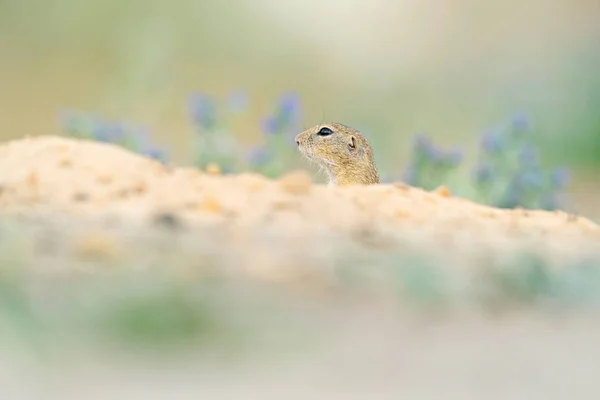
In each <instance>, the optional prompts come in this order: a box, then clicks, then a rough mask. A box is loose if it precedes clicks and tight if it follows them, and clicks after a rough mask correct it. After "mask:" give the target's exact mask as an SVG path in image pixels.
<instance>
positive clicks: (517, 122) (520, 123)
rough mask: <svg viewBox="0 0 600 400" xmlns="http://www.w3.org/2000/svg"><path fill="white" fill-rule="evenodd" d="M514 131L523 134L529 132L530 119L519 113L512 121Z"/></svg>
mask: <svg viewBox="0 0 600 400" xmlns="http://www.w3.org/2000/svg"><path fill="white" fill-rule="evenodd" d="M511 125H512V129H513V131H516V132H519V133H522V132H526V131H528V130H529V127H530V125H531V123H530V121H529V118H528V117H527V115H525V114H524V113H518V114H517V115H515V116H514V118H513V119H512V124H511Z"/></svg>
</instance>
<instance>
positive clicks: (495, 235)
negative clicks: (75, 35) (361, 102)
mask: <svg viewBox="0 0 600 400" xmlns="http://www.w3.org/2000/svg"><path fill="white" fill-rule="evenodd" d="M0 184H1V187H0V189H1V192H0V210H1V212H2V213H3V214H5V215H15V214H17V215H26V216H42V215H43V216H45V217H48V216H52V215H61V216H62V218H63V220H64V219H65V216H66V220H67V221H68V220H72V221H75V220H81V219H85V218H92V217H102V218H105V217H106V218H108V217H110V218H114V219H117V220H119V221H121V223H127V224H129V226H130V227H137V228H136V229H141V230H144V229H147V228H145V226H147V225H145V224H147V223H148V221H156V219H157V218H159V219H160V218H163V222H165V223H167V224H168V223H173V221H172V220H171V219H173V218H176V219H177V221H178V223H179V222H181V223H182V224H184V225H185V226H186V227H188V228H190V229H196V230H197V231H198V230H203V231H205V232H213V234H214V236H215V237H216V236H219V235H221V236H219V237H220V238H221V239H222V240H221V241H220V242H219V246H221V247H222V248H223V249H225V248H227V246H234V245H236V246H237V247H236V251H237V252H238V255H239V254H247V255H248V256H247V257H246V256H240V257H241V258H244V259H246V260H256V262H258V260H262V261H261V262H262V263H263V264H264V263H266V261H264V259H265V258H266V257H267V256H266V255H267V254H269V257H272V254H275V253H277V254H279V255H280V258H277V259H275V260H271V262H272V263H273V264H277V263H280V262H281V261H282V260H283V259H288V260H289V259H290V257H291V255H293V254H303V255H309V254H313V255H314V254H326V253H327V252H331V251H334V249H338V250H336V251H343V249H342V250H340V243H343V244H344V246H358V247H360V248H364V249H367V250H368V251H371V252H377V251H389V250H392V251H393V250H397V251H399V252H402V251H404V250H407V251H408V250H409V249H410V250H411V251H412V250H416V251H419V252H421V253H423V254H427V255H428V256H430V257H433V258H437V259H438V260H439V261H442V262H444V263H454V264H456V265H461V266H467V265H469V264H476V263H477V262H481V260H482V259H490V258H492V259H499V258H500V257H505V256H506V255H507V254H509V253H511V252H512V251H513V250H519V249H520V250H523V249H525V250H528V251H536V252H539V253H540V254H543V255H544V257H546V258H547V260H549V261H550V262H552V263H555V264H557V265H559V264H561V263H563V262H567V261H569V260H572V259H575V258H578V257H579V258H581V257H586V256H588V255H596V254H598V253H600V251H599V250H600V246H599V244H598V243H600V242H599V239H600V227H599V226H598V225H596V224H595V223H593V222H591V221H589V220H587V219H585V218H583V217H576V216H572V215H569V214H567V213H564V212H546V211H524V210H501V209H495V208H492V207H487V206H483V205H480V204H476V203H473V202H470V201H468V200H465V199H460V198H456V197H453V196H452V194H451V193H450V192H449V191H448V190H446V189H441V190H438V191H435V192H426V191H423V190H420V189H417V188H414V187H410V186H407V185H404V184H393V185H376V186H368V187H365V186H363V187H345V188H341V187H328V186H324V185H318V184H314V183H313V182H312V180H311V178H310V175H309V174H308V173H306V172H303V171H293V172H291V173H289V174H287V175H285V176H282V177H281V178H279V179H278V180H269V179H267V178H265V177H263V176H261V175H257V174H253V173H243V174H239V175H226V176H222V175H219V174H216V173H204V172H202V171H199V170H197V169H194V168H176V167H170V166H165V165H163V164H161V163H159V162H157V161H154V160H151V159H149V158H146V157H143V156H140V155H136V154H133V153H131V152H129V151H127V150H125V149H122V148H120V147H118V146H115V145H111V144H106V143H99V142H94V141H87V140H75V139H67V138H61V137H51V136H42V137H36V138H25V139H21V140H15V141H11V142H8V143H5V144H3V145H1V146H0ZM169 221H170V222H169ZM64 229H65V230H68V225H65V227H64ZM63 233H64V232H63ZM232 248H233V247H232ZM244 252H246V253H244ZM267 258H268V257H267Z"/></svg>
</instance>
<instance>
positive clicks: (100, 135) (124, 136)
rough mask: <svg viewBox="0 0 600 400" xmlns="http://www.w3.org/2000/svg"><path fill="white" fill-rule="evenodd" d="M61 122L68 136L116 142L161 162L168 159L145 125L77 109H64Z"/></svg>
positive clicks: (165, 152)
mask: <svg viewBox="0 0 600 400" xmlns="http://www.w3.org/2000/svg"><path fill="white" fill-rule="evenodd" d="M62 124H63V128H64V130H65V132H66V133H67V134H68V135H69V136H72V137H76V138H81V139H90V140H97V141H100V142H106V143H113V144H117V145H119V146H122V147H125V148H127V149H129V150H131V151H135V152H137V153H140V154H142V155H145V156H148V157H151V158H154V159H156V160H158V161H161V162H163V163H166V162H167V161H168V154H167V151H166V150H165V149H164V148H163V147H161V146H159V145H157V144H155V143H153V142H152V134H151V132H150V130H149V129H148V128H147V127H144V126H132V125H130V124H126V123H124V122H121V121H109V120H105V119H102V118H99V117H97V116H94V115H90V114H85V113H82V112H77V111H65V112H64V114H63V115H62Z"/></svg>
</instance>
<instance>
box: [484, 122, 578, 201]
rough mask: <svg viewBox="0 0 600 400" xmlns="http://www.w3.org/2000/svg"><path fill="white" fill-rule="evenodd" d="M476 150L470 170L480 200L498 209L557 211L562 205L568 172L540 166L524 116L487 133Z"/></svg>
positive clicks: (529, 126)
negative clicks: (475, 158) (476, 158)
mask: <svg viewBox="0 0 600 400" xmlns="http://www.w3.org/2000/svg"><path fill="white" fill-rule="evenodd" d="M479 149H480V152H479V158H478V163H477V165H476V166H475V168H474V170H473V184H474V186H475V188H476V190H477V195H478V197H479V198H480V199H479V200H482V201H485V202H486V203H488V204H490V205H493V206H496V207H501V208H517V207H520V208H528V209H532V208H540V209H545V210H556V209H559V208H561V207H563V206H564V205H563V197H564V195H563V193H562V192H563V190H564V189H565V187H566V186H567V184H568V182H569V178H570V174H569V170H568V168H566V167H562V166H560V167H556V168H554V169H551V170H550V171H547V170H545V169H544V168H543V167H542V165H541V164H540V157H539V153H538V150H537V149H536V148H535V147H534V146H533V144H532V138H531V124H530V123H529V121H528V120H527V118H526V117H524V116H518V117H516V118H515V119H513V121H511V123H510V124H509V125H508V126H507V127H504V128H501V129H496V130H494V131H490V132H486V133H485V134H484V135H483V136H482V138H481V141H480V147H479Z"/></svg>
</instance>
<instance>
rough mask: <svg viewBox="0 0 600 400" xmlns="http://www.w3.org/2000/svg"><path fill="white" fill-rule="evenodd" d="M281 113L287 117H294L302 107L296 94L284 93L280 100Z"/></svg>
mask: <svg viewBox="0 0 600 400" xmlns="http://www.w3.org/2000/svg"><path fill="white" fill-rule="evenodd" d="M279 107H280V109H281V112H282V113H283V114H286V115H290V116H291V115H294V114H295V113H296V112H297V111H298V109H299V107H300V98H299V97H298V94H296V93H294V92H286V93H284V94H283V95H282V96H281V98H280V100H279Z"/></svg>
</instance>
